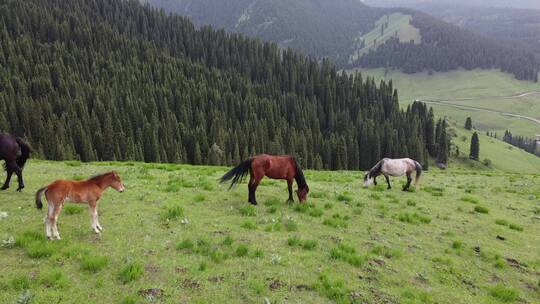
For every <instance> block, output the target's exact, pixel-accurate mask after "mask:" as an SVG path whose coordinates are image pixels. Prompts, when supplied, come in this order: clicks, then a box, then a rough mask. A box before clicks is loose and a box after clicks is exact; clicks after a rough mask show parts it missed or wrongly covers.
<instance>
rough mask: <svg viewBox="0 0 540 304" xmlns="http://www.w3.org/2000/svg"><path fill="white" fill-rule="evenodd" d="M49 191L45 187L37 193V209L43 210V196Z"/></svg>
mask: <svg viewBox="0 0 540 304" xmlns="http://www.w3.org/2000/svg"><path fill="white" fill-rule="evenodd" d="M47 190H48V188H47V187H43V188H41V189H39V190H38V191H37V192H36V208H38V209H41V208H43V203H42V202H41V196H43V193H44V192H45V191H47Z"/></svg>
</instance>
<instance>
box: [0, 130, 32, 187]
mask: <svg viewBox="0 0 540 304" xmlns="http://www.w3.org/2000/svg"><path fill="white" fill-rule="evenodd" d="M29 157H30V147H29V146H28V144H26V143H25V142H24V141H23V140H22V139H21V138H19V137H15V136H13V135H9V134H0V159H3V160H4V162H5V165H4V169H5V170H6V172H7V177H6V182H5V183H4V185H3V186H2V188H0V190H6V189H7V188H9V182H10V181H11V176H12V175H13V173H15V174H17V180H18V182H19V187H18V188H17V191H19V192H21V191H22V189H23V188H24V181H23V175H22V170H23V167H24V164H25V163H26V161H27V160H28V158H29Z"/></svg>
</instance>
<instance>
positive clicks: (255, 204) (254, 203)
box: [249, 202, 258, 206]
mask: <svg viewBox="0 0 540 304" xmlns="http://www.w3.org/2000/svg"><path fill="white" fill-rule="evenodd" d="M249 203H250V204H252V205H253V206H257V205H258V204H257V202H249Z"/></svg>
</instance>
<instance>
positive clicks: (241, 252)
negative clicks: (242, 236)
mask: <svg viewBox="0 0 540 304" xmlns="http://www.w3.org/2000/svg"><path fill="white" fill-rule="evenodd" d="M234 254H235V255H236V256H237V257H239V258H242V257H245V256H247V255H248V254H249V247H248V246H247V245H244V244H241V245H238V247H236V251H235V252H234Z"/></svg>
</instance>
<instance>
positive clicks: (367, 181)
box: [364, 175, 373, 188]
mask: <svg viewBox="0 0 540 304" xmlns="http://www.w3.org/2000/svg"><path fill="white" fill-rule="evenodd" d="M371 184H373V177H369V176H367V175H366V176H365V177H364V187H366V188H367V187H369V186H370V185H371Z"/></svg>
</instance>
